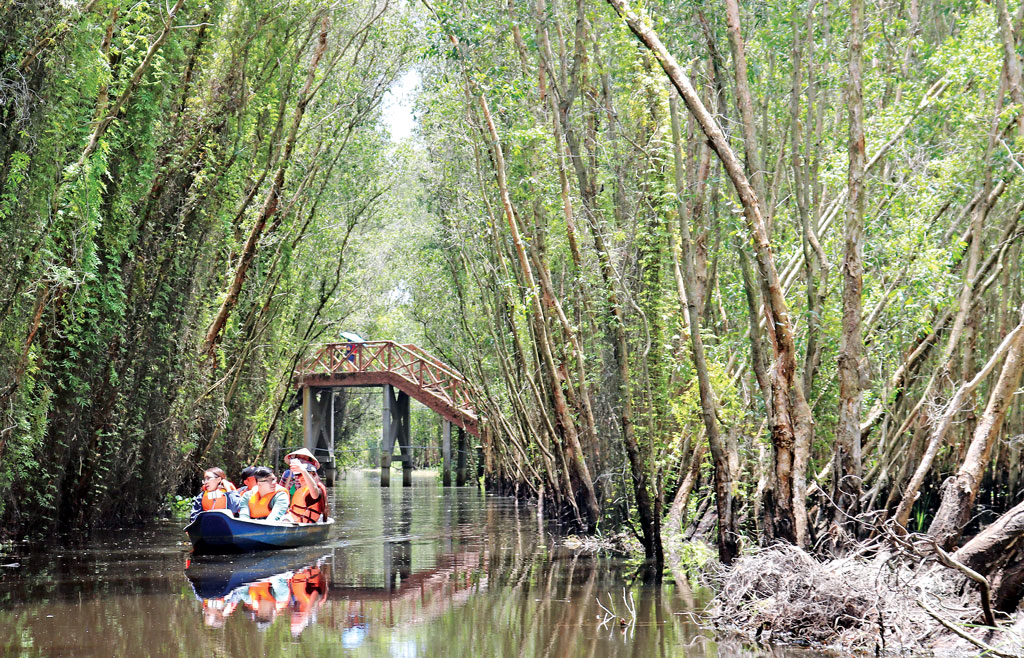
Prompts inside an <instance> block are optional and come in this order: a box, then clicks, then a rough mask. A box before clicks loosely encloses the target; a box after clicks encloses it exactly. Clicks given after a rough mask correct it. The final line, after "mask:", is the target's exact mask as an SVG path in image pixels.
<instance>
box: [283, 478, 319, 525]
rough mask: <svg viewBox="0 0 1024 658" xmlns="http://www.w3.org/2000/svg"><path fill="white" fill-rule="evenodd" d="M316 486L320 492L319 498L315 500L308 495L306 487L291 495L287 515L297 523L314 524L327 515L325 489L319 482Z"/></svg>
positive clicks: (303, 486)
mask: <svg viewBox="0 0 1024 658" xmlns="http://www.w3.org/2000/svg"><path fill="white" fill-rule="evenodd" d="M316 485H317V489H319V490H320V496H319V497H318V498H316V499H313V498H312V497H311V496H310V495H309V487H307V486H306V485H302V486H301V487H299V488H298V489H296V490H295V493H294V494H293V495H292V503H291V505H290V506H289V507H288V513H289V514H291V515H292V516H293V517H294V518H295V520H296V521H297V522H299V523H316V522H317V521H319V520H320V517H322V516H326V515H327V489H326V487H324V485H322V484H320V483H319V482H317V483H316Z"/></svg>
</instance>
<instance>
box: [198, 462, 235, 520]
mask: <svg viewBox="0 0 1024 658" xmlns="http://www.w3.org/2000/svg"><path fill="white" fill-rule="evenodd" d="M238 507H239V499H238V494H237V493H235V485H233V484H231V481H230V480H228V476H227V474H226V473H225V472H224V471H223V470H222V469H219V468H217V467H213V468H208V469H206V471H205V472H204V473H203V489H202V491H200V492H199V495H197V496H196V497H195V498H193V499H192V512H191V514H189V522H192V521H195V520H196V517H197V516H199V513H200V512H208V511H210V510H214V509H226V510H229V511H231V512H236V513H237V512H238Z"/></svg>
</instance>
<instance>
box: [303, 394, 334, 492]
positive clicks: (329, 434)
mask: <svg viewBox="0 0 1024 658" xmlns="http://www.w3.org/2000/svg"><path fill="white" fill-rule="evenodd" d="M302 446H303V447H304V448H306V449H307V450H309V451H310V452H311V453H313V454H314V455H316V457H317V459H319V460H320V462H321V463H322V464H323V466H324V476H325V477H326V479H327V480H328V484H331V483H332V481H333V479H334V471H333V469H334V389H333V388H320V387H315V386H304V387H303V388H302Z"/></svg>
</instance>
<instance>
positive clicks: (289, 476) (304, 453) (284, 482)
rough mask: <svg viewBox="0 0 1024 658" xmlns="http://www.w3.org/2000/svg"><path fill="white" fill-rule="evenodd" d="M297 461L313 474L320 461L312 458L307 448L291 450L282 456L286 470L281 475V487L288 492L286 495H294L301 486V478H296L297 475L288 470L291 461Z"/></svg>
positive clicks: (293, 471)
mask: <svg viewBox="0 0 1024 658" xmlns="http://www.w3.org/2000/svg"><path fill="white" fill-rule="evenodd" d="M295 459H298V460H299V461H300V462H302V465H303V466H304V467H306V468H307V469H310V468H311V470H313V471H314V472H315V471H316V470H317V469H319V468H320V460H319V459H317V458H316V457H314V456H313V453H311V452H310V451H309V449H308V448H299V449H298V450H292V451H291V452H289V453H288V454H287V455H285V456H284V463H285V465H286V466H288V467H289V468H288V470H286V471H285V472H284V473H282V474H281V486H282V487H284V488H285V489H287V490H288V495H289V496H293V495H295V490H296V489H298V488H299V487H300V486H302V478H301V477H299V478H296V477H295V476H296V475H298V473H297V472H296V471H295V470H294V469H292V468H290V467H291V463H292V460H295Z"/></svg>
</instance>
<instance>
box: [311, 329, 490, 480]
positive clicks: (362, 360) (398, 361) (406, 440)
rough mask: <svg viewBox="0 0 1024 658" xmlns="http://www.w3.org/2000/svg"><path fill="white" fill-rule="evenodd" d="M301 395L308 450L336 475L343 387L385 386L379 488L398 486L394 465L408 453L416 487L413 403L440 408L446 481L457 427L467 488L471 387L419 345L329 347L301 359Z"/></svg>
mask: <svg viewBox="0 0 1024 658" xmlns="http://www.w3.org/2000/svg"><path fill="white" fill-rule="evenodd" d="M295 383H296V386H297V387H298V389H299V392H300V393H301V395H302V419H303V422H302V428H303V429H302V434H303V445H304V446H305V447H306V448H308V449H309V450H310V451H311V452H312V453H313V454H315V455H316V456H317V459H319V460H320V461H321V462H322V463H323V464H324V465H325V467H326V468H327V470H328V477H329V478H331V479H333V475H334V392H335V391H336V390H337V389H339V388H345V387H352V386H362V387H367V386H368V387H378V386H380V387H383V389H384V407H383V419H384V423H383V431H382V434H381V437H382V440H381V443H382V445H381V460H380V467H381V472H380V482H381V486H385V487H386V486H390V484H391V461H392V457H393V454H394V450H395V444H396V443H397V444H398V445H399V447H400V449H401V456H400V457H399V460H400V461H401V462H402V484H403V485H405V486H410V485H411V484H412V445H411V440H410V435H409V399H410V398H412V399H414V400H417V401H418V402H421V403H422V404H423V405H425V406H427V407H429V408H430V409H433V410H434V411H436V412H437V413H438V414H440V415H441V417H442V418H443V419H444V427H443V439H442V447H441V452H442V456H443V458H444V466H443V469H442V480H443V483H444V484H445V486H448V485H450V484H451V465H452V451H451V427H452V425H454V426H455V427H456V428H458V439H457V440H458V448H457V455H458V460H459V464H458V469H457V482H456V484H457V485H459V486H461V485H463V484H465V481H466V474H465V470H466V468H465V460H466V443H467V442H466V433H467V432H468V433H469V434H472V435H474V436H479V431H480V430H479V422H478V418H477V415H476V410H475V409H474V408H473V403H472V389H471V388H470V386H469V384H468V383H467V382H466V380H465V378H464V377H463V376H462V375H461V374H460V373H459V372H458V371H456V370H454V369H453V368H451V367H449V366H447V365H445V364H444V363H442V362H441V361H440V360H438V359H437V358H436V357H434V356H432V355H430V354H428V353H427V352H425V351H423V350H422V349H420V348H419V347H416V346H415V345H402V344H399V343H396V342H394V341H390V340H379V341H367V342H362V343H357V342H347V343H330V344H328V345H324V346H322V347H321V348H319V349H318V350H317V351H316V353H315V354H313V355H312V356H310V357H309V358H307V359H305V360H304V361H302V362H301V363H300V364H299V365H298V367H297V368H296V371H295Z"/></svg>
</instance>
